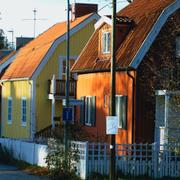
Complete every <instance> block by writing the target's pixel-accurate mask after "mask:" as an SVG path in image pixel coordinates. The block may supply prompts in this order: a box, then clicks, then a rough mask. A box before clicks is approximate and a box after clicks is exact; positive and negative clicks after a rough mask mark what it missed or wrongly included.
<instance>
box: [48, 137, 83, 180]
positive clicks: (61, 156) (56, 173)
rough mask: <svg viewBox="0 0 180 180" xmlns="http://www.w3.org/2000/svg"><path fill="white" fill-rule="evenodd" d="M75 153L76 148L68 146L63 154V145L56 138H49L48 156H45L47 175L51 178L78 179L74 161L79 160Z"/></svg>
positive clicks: (54, 179)
mask: <svg viewBox="0 0 180 180" xmlns="http://www.w3.org/2000/svg"><path fill="white" fill-rule="evenodd" d="M77 153H78V151H77V149H75V148H73V147H69V149H68V152H67V153H66V154H65V150H64V146H63V145H62V144H61V143H60V141H59V140H58V139H53V138H51V139H49V141H48V156H47V158H46V163H47V166H48V169H49V177H50V178H51V179H53V180H56V179H57V180H58V179H68V180H71V179H73V180H76V179H77V180H79V179H80V178H79V177H78V176H77V175H76V172H77V169H76V163H77V162H78V161H79V158H78V155H77Z"/></svg>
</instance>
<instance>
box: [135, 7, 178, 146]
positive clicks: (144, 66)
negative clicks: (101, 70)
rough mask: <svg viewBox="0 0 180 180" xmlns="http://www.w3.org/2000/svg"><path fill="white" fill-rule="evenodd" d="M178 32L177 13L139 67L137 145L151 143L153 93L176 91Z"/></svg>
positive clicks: (169, 20)
mask: <svg viewBox="0 0 180 180" xmlns="http://www.w3.org/2000/svg"><path fill="white" fill-rule="evenodd" d="M179 30H180V10H178V11H177V12H175V13H174V14H173V15H172V16H171V17H170V18H169V19H168V21H167V22H166V24H165V25H164V27H163V28H162V29H161V31H160V33H159V35H158V36H157V38H156V40H155V41H154V43H153V44H152V46H151V48H150V49H149V51H148V53H147V54H146V56H145V57H144V59H143V61H142V63H141V64H140V66H139V67H138V70H137V84H136V85H137V91H136V92H137V94H136V96H137V102H136V107H137V108H136V119H137V121H136V143H147V142H148V143H151V142H154V129H155V90H171V91H172V90H179V87H180V77H179V76H178V72H179V71H180V64H179V59H176V57H175V56H176V54H175V39H176V35H177V34H178V33H179ZM166 67H167V68H166Z"/></svg>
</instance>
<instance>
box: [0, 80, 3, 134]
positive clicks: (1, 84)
mask: <svg viewBox="0 0 180 180" xmlns="http://www.w3.org/2000/svg"><path fill="white" fill-rule="evenodd" d="M0 86H1V88H2V86H3V82H0ZM0 111H1V117H0V137H2V131H3V128H2V127H3V125H2V111H3V110H2V89H1V110H0Z"/></svg>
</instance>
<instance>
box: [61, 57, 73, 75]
mask: <svg viewBox="0 0 180 180" xmlns="http://www.w3.org/2000/svg"><path fill="white" fill-rule="evenodd" d="M74 62H75V60H74V59H70V60H69V69H71V68H72V66H73V64H74ZM62 73H63V75H64V77H65V75H66V60H64V61H63V72H62Z"/></svg>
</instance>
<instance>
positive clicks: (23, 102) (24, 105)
mask: <svg viewBox="0 0 180 180" xmlns="http://www.w3.org/2000/svg"><path fill="white" fill-rule="evenodd" d="M26 108H27V101H26V97H22V99H21V124H22V126H26V121H27V116H26V111H27V109H26Z"/></svg>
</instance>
